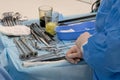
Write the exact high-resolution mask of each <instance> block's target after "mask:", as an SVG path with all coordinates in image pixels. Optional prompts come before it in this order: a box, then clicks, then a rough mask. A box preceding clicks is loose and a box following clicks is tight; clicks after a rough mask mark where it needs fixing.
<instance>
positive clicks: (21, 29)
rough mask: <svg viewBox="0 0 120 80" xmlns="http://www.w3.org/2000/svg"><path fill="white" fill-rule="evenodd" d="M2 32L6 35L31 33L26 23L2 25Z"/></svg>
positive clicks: (0, 30)
mask: <svg viewBox="0 0 120 80" xmlns="http://www.w3.org/2000/svg"><path fill="white" fill-rule="evenodd" d="M0 32H1V33H3V34H5V35H9V36H10V35H12V36H21V35H29V34H30V28H29V27H27V26H24V25H16V26H12V27H10V26H0Z"/></svg>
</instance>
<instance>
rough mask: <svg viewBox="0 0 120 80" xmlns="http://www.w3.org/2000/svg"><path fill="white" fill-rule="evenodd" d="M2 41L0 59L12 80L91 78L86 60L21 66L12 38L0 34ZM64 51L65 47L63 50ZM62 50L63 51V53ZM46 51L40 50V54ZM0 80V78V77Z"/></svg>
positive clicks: (78, 79) (74, 79)
mask: <svg viewBox="0 0 120 80" xmlns="http://www.w3.org/2000/svg"><path fill="white" fill-rule="evenodd" d="M0 39H1V40H2V42H3V43H4V44H3V45H4V46H5V48H4V50H3V51H2V53H1V55H0V61H1V62H2V65H4V66H5V68H6V70H7V71H8V72H9V74H10V76H11V77H12V79H13V80H88V79H89V80H92V71H91V69H90V68H89V66H88V65H87V64H86V62H84V61H81V62H80V63H78V64H76V65H75V64H71V63H69V62H67V61H66V60H61V61H58V62H49V63H47V62H44V63H42V62H41V64H39V65H34V66H29V67H26V66H23V61H21V60H20V59H19V52H18V50H17V48H16V47H15V44H14V43H13V39H12V38H8V37H6V36H4V35H1V36H0ZM59 45H69V46H67V47H68V48H70V47H71V46H72V45H74V43H73V41H63V42H60V44H57V45H56V46H59ZM64 51H65V52H66V51H67V49H65V50H64ZM64 51H63V53H65V52H64ZM42 53H43V54H44V53H46V52H44V51H40V54H42ZM0 80H1V79H0Z"/></svg>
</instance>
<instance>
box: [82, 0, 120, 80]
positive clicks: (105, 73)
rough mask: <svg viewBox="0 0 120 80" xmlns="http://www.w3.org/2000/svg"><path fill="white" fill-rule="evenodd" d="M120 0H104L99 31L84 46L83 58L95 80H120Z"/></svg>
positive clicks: (98, 23)
mask: <svg viewBox="0 0 120 80" xmlns="http://www.w3.org/2000/svg"><path fill="white" fill-rule="evenodd" d="M119 6H120V0H102V3H101V5H100V8H99V10H98V15H97V18H96V29H97V32H96V34H94V35H93V36H92V37H90V38H89V39H88V43H87V44H86V45H84V46H83V50H84V53H83V58H84V59H85V61H86V62H87V63H88V64H89V65H90V66H91V68H92V69H93V72H94V80H120V61H119V60H120V7H119Z"/></svg>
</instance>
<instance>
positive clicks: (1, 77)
mask: <svg viewBox="0 0 120 80" xmlns="http://www.w3.org/2000/svg"><path fill="white" fill-rule="evenodd" d="M0 80H12V78H11V77H10V76H9V74H8V73H7V71H6V70H5V69H4V68H3V67H2V66H1V65H0Z"/></svg>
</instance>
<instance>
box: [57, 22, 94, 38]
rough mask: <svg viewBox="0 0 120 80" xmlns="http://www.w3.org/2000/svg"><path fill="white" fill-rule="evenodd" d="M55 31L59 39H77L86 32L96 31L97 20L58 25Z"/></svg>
mask: <svg viewBox="0 0 120 80" xmlns="http://www.w3.org/2000/svg"><path fill="white" fill-rule="evenodd" d="M55 31H56V35H57V37H58V39H59V40H76V39H77V38H78V37H79V36H80V34H82V33H84V32H89V33H90V34H93V33H95V22H93V21H91V22H82V23H79V24H71V25H65V26H58V27H56V29H55Z"/></svg>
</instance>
